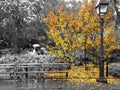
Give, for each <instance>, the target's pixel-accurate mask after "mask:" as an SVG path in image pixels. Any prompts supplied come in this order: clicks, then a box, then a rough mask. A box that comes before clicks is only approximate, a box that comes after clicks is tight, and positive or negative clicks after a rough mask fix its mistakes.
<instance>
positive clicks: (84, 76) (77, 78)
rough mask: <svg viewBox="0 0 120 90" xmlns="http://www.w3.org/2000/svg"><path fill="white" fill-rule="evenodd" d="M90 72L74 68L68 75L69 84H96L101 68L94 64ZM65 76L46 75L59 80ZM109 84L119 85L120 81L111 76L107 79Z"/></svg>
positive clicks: (77, 67)
mask: <svg viewBox="0 0 120 90" xmlns="http://www.w3.org/2000/svg"><path fill="white" fill-rule="evenodd" d="M88 67H89V70H87V71H86V70H85V69H84V67H83V66H72V67H71V69H70V70H69V73H68V82H72V83H75V84H80V83H94V84H97V83H96V79H97V78H98V77H99V72H98V71H99V68H98V67H96V66H95V65H94V64H89V65H88ZM63 76H65V74H59V73H58V74H46V77H54V78H55V79H58V80H59V78H60V77H63ZM107 80H108V83H110V84H112V83H118V82H119V81H120V80H119V79H118V80H117V79H115V78H114V77H113V76H111V75H109V77H108V78H107Z"/></svg>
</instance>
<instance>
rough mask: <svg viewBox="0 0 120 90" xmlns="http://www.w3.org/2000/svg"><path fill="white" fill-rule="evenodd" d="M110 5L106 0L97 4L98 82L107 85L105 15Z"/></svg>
mask: <svg viewBox="0 0 120 90" xmlns="http://www.w3.org/2000/svg"><path fill="white" fill-rule="evenodd" d="M108 5H109V3H108V2H107V1H106V0H98V2H97V4H96V7H95V9H96V11H97V14H98V15H99V16H100V29H101V32H100V60H99V78H98V79H97V82H102V83H107V79H106V78H105V77H104V46H103V32H104V28H103V24H104V15H105V14H106V13H107V9H108Z"/></svg>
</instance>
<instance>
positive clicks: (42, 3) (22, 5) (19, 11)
mask: <svg viewBox="0 0 120 90" xmlns="http://www.w3.org/2000/svg"><path fill="white" fill-rule="evenodd" d="M59 3H60V2H59V1H58V0H1V1H0V40H3V41H4V42H7V43H8V44H7V45H8V47H15V46H17V45H18V44H17V42H18V38H24V39H27V40H32V39H37V40H39V42H40V41H42V42H43V41H44V42H43V43H46V42H45V41H46V35H45V31H44V29H45V28H46V25H45V24H44V23H43V22H42V18H43V17H45V16H46V14H47V12H48V11H49V10H50V8H51V7H52V6H54V7H55V6H57V5H58V6H59ZM43 37H44V38H43Z"/></svg>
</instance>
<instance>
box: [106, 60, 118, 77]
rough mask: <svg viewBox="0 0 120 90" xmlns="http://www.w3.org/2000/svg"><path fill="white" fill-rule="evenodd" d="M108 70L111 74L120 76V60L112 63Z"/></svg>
mask: <svg viewBox="0 0 120 90" xmlns="http://www.w3.org/2000/svg"><path fill="white" fill-rule="evenodd" d="M108 72H109V74H110V75H112V76H114V77H120V62H118V63H111V64H110V66H109V68H108Z"/></svg>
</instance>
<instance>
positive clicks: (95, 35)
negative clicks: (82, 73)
mask: <svg viewBox="0 0 120 90" xmlns="http://www.w3.org/2000/svg"><path fill="white" fill-rule="evenodd" d="M95 5H96V0H91V1H90V2H88V0H84V3H83V6H82V7H81V9H80V12H79V19H80V22H81V23H82V25H83V26H82V34H83V37H82V39H84V43H83V44H81V45H82V47H83V48H82V49H83V50H84V52H85V57H86V53H87V54H89V55H90V57H91V59H92V60H93V61H94V60H96V58H97V54H99V53H98V51H99V48H100V23H99V17H98V15H97V14H96V11H95V9H94V8H95ZM112 16H113V12H112V11H111V10H110V11H109V12H108V13H107V15H106V16H105V18H106V20H105V23H104V28H106V27H108V25H110V24H113V20H112V19H111V18H112ZM104 33H105V34H104V47H105V52H106V53H105V55H107V54H108V53H109V51H110V50H109V49H110V46H111V45H114V44H113V43H114V42H115V39H116V38H115V35H114V28H113V26H112V25H111V26H109V28H106V29H105V30H104Z"/></svg>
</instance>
